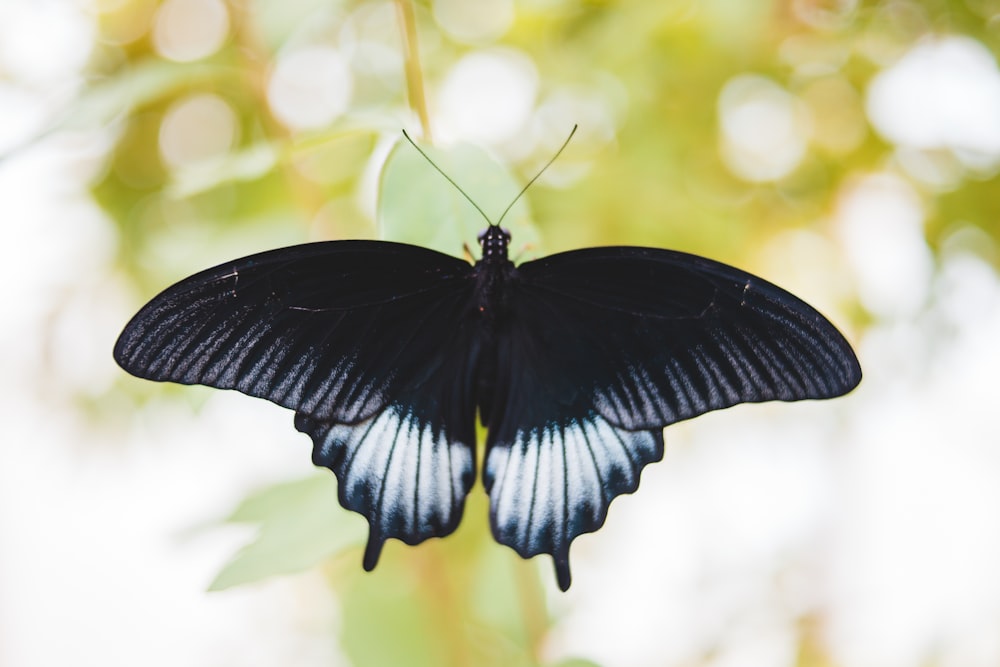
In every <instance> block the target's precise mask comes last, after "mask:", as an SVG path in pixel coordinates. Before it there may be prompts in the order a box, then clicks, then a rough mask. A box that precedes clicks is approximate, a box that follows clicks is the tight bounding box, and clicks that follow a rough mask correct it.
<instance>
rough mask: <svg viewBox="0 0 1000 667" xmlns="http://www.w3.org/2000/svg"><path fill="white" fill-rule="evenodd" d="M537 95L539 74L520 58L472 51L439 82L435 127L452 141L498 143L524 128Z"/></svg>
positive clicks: (504, 51) (498, 52)
mask: <svg viewBox="0 0 1000 667" xmlns="http://www.w3.org/2000/svg"><path fill="white" fill-rule="evenodd" d="M537 95H538V73H537V71H536V70H535V66H534V64H533V63H532V62H531V59H530V58H528V57H527V56H525V55H524V54H523V53H520V52H518V51H514V50H512V49H502V50H501V49H493V50H484V51H475V52H472V53H470V54H469V55H467V56H464V57H463V58H462V59H461V60H459V61H458V62H457V63H455V65H454V67H452V68H451V70H450V71H449V72H448V74H447V75H446V76H445V77H444V80H443V81H442V83H441V89H440V91H439V94H438V107H439V108H438V113H439V114H440V120H439V121H438V123H439V124H440V125H441V128H442V131H443V132H444V133H445V134H446V135H448V136H450V137H452V138H453V139H465V140H467V141H474V142H479V143H486V144H494V143H502V142H504V141H506V140H508V139H511V138H513V137H514V135H516V134H517V133H518V132H520V131H521V129H522V128H523V127H524V125H525V123H527V121H528V119H529V117H530V115H531V112H532V110H533V109H534V105H535V98H536V97H537Z"/></svg>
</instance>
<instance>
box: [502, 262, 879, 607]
mask: <svg viewBox="0 0 1000 667" xmlns="http://www.w3.org/2000/svg"><path fill="white" fill-rule="evenodd" d="M509 302H510V304H511V314H510V318H509V324H508V328H507V330H506V331H504V332H503V333H502V335H501V336H500V341H499V348H498V351H497V358H498V360H499V361H498V364H497V368H498V371H497V372H498V378H497V395H496V397H495V398H494V405H492V406H491V414H493V415H496V418H492V419H491V424H490V430H489V439H488V443H487V454H486V461H485V466H484V470H483V479H484V483H485V486H486V490H487V492H488V493H489V495H490V516H491V524H492V528H493V532H494V535H495V537H496V539H497V540H498V541H500V542H501V543H503V544H507V545H509V546H511V547H513V548H514V549H515V550H516V551H517V552H518V553H519V554H520V555H521V556H523V557H525V558H527V557H530V556H533V555H536V554H541V553H547V554H551V555H552V556H553V559H554V561H555V567H556V575H557V578H558V582H559V585H560V587H561V588H562V589H563V590H565V589H566V588H568V587H569V584H570V572H569V546H570V543H571V542H572V540H573V539H574V538H575V537H576V536H578V535H580V534H581V533H585V532H591V531H594V530H597V529H598V528H600V527H601V525H602V524H603V523H604V520H605V518H606V516H607V511H608V506H609V504H610V503H611V501H612V500H613V499H614V498H615V497H616V496H618V495H620V494H623V493H631V492H633V491H635V489H636V488H637V487H638V484H639V475H640V473H641V471H642V468H643V467H644V466H645V465H646V464H648V463H651V462H653V461H657V460H659V459H660V458H661V457H662V455H663V436H662V428H663V427H664V426H667V425H668V424H672V423H674V422H677V421H680V420H683V419H689V418H691V417H695V416H697V415H700V414H702V413H705V412H708V411H710V410H718V409H721V408H725V407H728V406H731V405H734V404H737V403H744V402H760V401H769V400H783V401H794V400H800V399H809V398H830V397H834V396H839V395H841V394H844V393H846V392H848V391H850V390H851V389H852V388H853V387H854V386H856V385H857V384H858V382H859V381H860V379H861V369H860V367H859V365H858V362H857V359H856V357H855V355H854V352H853V351H852V350H851V347H850V345H849V344H848V343H847V341H846V340H845V339H844V337H843V336H842V335H841V334H840V333H839V332H838V331H837V330H836V329H835V328H834V327H833V325H832V324H830V322H829V321H827V320H826V319H825V318H824V317H823V316H822V315H820V314H819V313H818V312H817V311H816V310H814V309H813V308H812V307H810V306H809V305H807V304H806V303H805V302H803V301H801V300H800V299H798V298H796V297H795V296H792V295H791V294H789V293H788V292H786V291H784V290H782V289H780V288H778V287H776V286H774V285H772V284H771V283H768V282H766V281H764V280H762V279H761V278H757V277H756V276H752V275H750V274H748V273H745V272H743V271H740V270H738V269H735V268H733V267H730V266H727V265H724V264H720V263H718V262H714V261H711V260H708V259H705V258H702V257H697V256H694V255H687V254H684V253H679V252H673V251H667V250H655V249H646V248H594V249H587V250H578V251H572V252H567V253H562V254H558V255H552V256H550V257H546V258H543V259H540V260H537V261H533V262H529V263H526V264H523V265H521V266H519V267H517V269H516V272H515V275H514V278H513V279H512V281H511V291H510V296H509Z"/></svg>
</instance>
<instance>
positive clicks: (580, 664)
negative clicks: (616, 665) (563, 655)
mask: <svg viewBox="0 0 1000 667" xmlns="http://www.w3.org/2000/svg"><path fill="white" fill-rule="evenodd" d="M550 667H601V666H600V665H599V664H597V663H596V662H594V661H593V660H587V659H586V658H567V659H566V660H560V661H559V662H556V663H553V664H552V665H551V666H550Z"/></svg>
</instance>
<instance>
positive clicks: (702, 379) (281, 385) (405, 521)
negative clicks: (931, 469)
mask: <svg viewBox="0 0 1000 667" xmlns="http://www.w3.org/2000/svg"><path fill="white" fill-rule="evenodd" d="M418 150H419V149H418ZM449 180H450V179H449ZM533 180H534V179H533ZM529 185H530V183H529ZM479 243H480V246H481V258H480V259H479V260H478V261H476V262H475V263H474V264H472V263H470V262H468V261H465V260H462V259H459V258H457V257H453V256H451V255H445V254H443V253H439V252H437V251H434V250H430V249H427V248H423V247H419V246H415V245H407V244H401V243H393V242H388V241H327V242H318V243H306V244H302V245H296V246H291V247H287V248H280V249H277V250H271V251H268V252H263V253H259V254H255V255H251V256H249V257H243V258H240V259H235V260H233V261H230V262H226V263H224V264H220V265H219V266H216V267H214V268H210V269H208V270H206V271H202V272H201V273H197V274H195V275H193V276H190V277H188V278H186V279H184V280H181V281H180V282H178V283H177V284H175V285H173V286H171V287H168V288H167V289H166V290H164V291H163V292H162V293H160V294H159V295H158V296H156V297H154V298H153V299H152V300H151V301H150V302H149V303H147V304H146V305H145V306H143V307H142V308H141V309H140V310H139V312H138V313H137V314H136V315H135V316H134V317H133V318H132V320H131V321H130V322H129V323H128V324H127V325H126V327H125V329H124V331H123V332H122V334H121V336H120V337H119V339H118V341H117V343H116V345H115V348H114V357H115V360H116V361H117V362H118V364H119V365H120V366H121V367H122V368H123V369H125V370H126V371H128V372H129V373H131V374H132V375H135V376H138V377H140V378H145V379H149V380H156V381H169V382H178V383H181V384H201V385H208V386H211V387H217V388H220V389H235V390H237V391H239V392H242V393H244V394H248V395H250V396H255V397H259V398H264V399H267V400H269V401H272V402H274V403H276V404H278V405H280V406H282V407H285V408H289V409H291V410H294V411H295V427H296V428H297V429H298V430H299V431H302V432H304V433H306V434H308V435H309V436H310V437H311V439H312V443H313V450H312V460H313V462H314V463H315V464H316V465H317V466H324V467H327V468H329V469H330V470H332V471H333V473H334V474H335V475H336V477H337V481H338V496H339V500H340V504H341V505H342V506H344V507H345V508H346V509H349V510H352V511H354V512H358V513H360V514H361V515H363V516H364V517H365V518H366V519H367V520H368V524H369V536H368V542H367V546H366V548H365V551H364V558H363V566H364V568H365V569H366V570H372V569H373V568H374V567H375V565H376V563H377V562H378V559H379V555H380V553H381V550H382V547H383V544H384V543H385V541H386V540H387V539H389V538H397V539H399V540H402V541H403V542H405V543H407V544H411V545H413V544H417V543H420V542H422V541H424V540H426V539H428V538H430V537H443V536H446V535H448V534H449V533H451V532H452V531H454V530H455V528H456V527H457V526H458V523H459V520H460V519H461V516H462V511H463V507H464V504H465V498H466V496H467V494H468V493H469V491H470V489H471V487H472V485H473V481H474V478H475V473H476V467H477V462H476V460H475V459H476V417H477V414H478V417H479V419H480V421H481V423H482V424H483V425H484V426H485V428H486V432H487V437H486V448H485V455H484V461H483V465H482V479H483V483H484V487H485V490H486V492H487V494H488V495H489V506H490V526H491V529H492V532H493V535H494V537H495V538H496V540H497V541H498V542H500V543H501V544H505V545H507V546H509V547H511V548H513V549H514V550H515V551H516V552H517V553H518V554H519V555H520V556H521V557H523V558H530V557H532V556H535V555H539V554H549V555H550V556H551V557H552V559H553V561H554V565H555V572H556V580H557V583H558V585H559V587H560V588H561V589H562V590H564V591H565V590H567V589H568V588H569V586H570V581H571V578H570V567H569V549H570V544H571V543H572V541H573V540H574V539H575V538H576V537H577V536H579V535H581V534H583V533H587V532H593V531H596V530H597V529H599V528H600V527H601V526H602V525H603V524H604V521H605V518H606V516H607V513H608V507H609V505H610V504H611V501H612V500H613V499H614V498H615V497H617V496H619V495H621V494H625V493H632V492H633V491H635V490H636V489H637V488H638V485H639V477H640V473H641V472H642V469H643V468H644V467H645V466H646V465H647V464H649V463H652V462H655V461H658V460H660V459H661V458H662V456H663V446H664V445H663V428H664V427H665V426H668V425H670V424H673V423H675V422H678V421H681V420H684V419H690V418H692V417H695V416H698V415H700V414H703V413H705V412H708V411H711V410H719V409H722V408H726V407H729V406H732V405H735V404H737V403H754V402H761V401H770V400H781V401H796V400H801V399H824V398H832V397H836V396H840V395H842V394H845V393H847V392H849V391H850V390H851V389H853V388H854V387H855V386H856V385H857V384H858V383H859V382H860V380H861V368H860V366H859V364H858V360H857V358H856V356H855V354H854V352H853V350H852V349H851V346H850V345H849V343H848V342H847V340H845V338H844V337H843V335H841V334H840V332H838V331H837V329H836V328H835V327H834V326H833V325H832V324H831V323H830V322H829V321H828V320H827V319H826V318H824V317H823V316H822V315H821V314H819V313H818V312H817V311H816V310H814V309H813V308H812V307H811V306H809V305H808V304H806V303H805V302H803V301H802V300H800V299H798V298H797V297H795V296H793V295H792V294H790V293H788V292H786V291H784V290H782V289H781V288H779V287H776V286H775V285H773V284H771V283H769V282H767V281H766V280H763V279H762V278H758V277H757V276H754V275H751V274H749V273H746V272H744V271H741V270H739V269H737V268H733V267H731V266H728V265H726V264H722V263H719V262H716V261H713V260H711V259H707V258H704V257H700V256H696V255H691V254H686V253H683V252H677V251H672V250H663V249H655V248H642V247H598V248H588V249H581V250H573V251H569V252H562V253H558V254H554V255H550V256H547V257H543V258H541V259H536V260H533V261H528V262H524V263H521V264H518V265H515V264H514V263H513V262H512V261H511V260H510V259H509V258H508V248H509V246H510V243H511V236H510V233H509V232H507V231H506V230H505V229H503V228H501V227H500V225H499V222H498V223H496V224H494V223H490V224H489V226H488V227H487V228H486V230H485V231H484V232H483V233H482V234H481V235H480V237H479Z"/></svg>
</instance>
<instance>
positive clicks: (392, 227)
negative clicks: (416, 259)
mask: <svg viewBox="0 0 1000 667" xmlns="http://www.w3.org/2000/svg"><path fill="white" fill-rule="evenodd" d="M423 150H424V151H425V152H426V153H427V155H428V156H429V157H430V159H431V160H433V161H434V163H435V164H437V166H438V167H440V168H441V170H442V171H443V172H444V173H445V174H448V176H449V177H450V178H451V179H452V180H454V181H455V183H456V184H457V185H458V186H459V187H460V188H462V190H464V191H465V193H466V194H467V195H468V196H469V198H470V199H472V201H474V202H476V204H477V205H478V206H479V208H481V209H482V210H483V212H484V213H485V214H486V216H487V217H488V218H489V219H490V220H491V221H496V220H497V219H498V218H499V217H500V215H501V214H502V213H503V211H504V209H505V208H507V206H508V205H509V204H510V203H511V201H513V200H514V197H516V196H517V193H518V192H520V190H521V188H522V187H523V186H522V185H519V184H518V182H517V180H516V179H515V178H514V177H513V176H511V174H510V172H509V171H508V170H507V169H506V168H505V167H504V166H503V165H501V164H500V163H499V162H497V161H496V160H495V159H493V158H492V157H490V155H489V154H488V153H486V151H484V150H482V149H480V148H476V147H474V146H470V145H467V144H462V145H458V146H454V147H452V148H449V149H447V150H440V149H434V148H423ZM530 218H531V216H530V214H529V211H528V204H527V201H526V200H525V199H524V198H523V197H522V198H521V199H519V200H518V201H517V203H516V204H514V206H513V207H512V208H511V210H510V212H509V213H507V216H506V217H505V218H504V219H503V226H504V227H505V228H507V229H509V230H510V232H511V236H512V241H511V254H512V255H513V256H515V257H517V258H518V259H519V260H522V261H523V260H524V259H526V258H527V257H528V256H530V255H536V254H538V253H537V247H538V233H537V231H536V230H535V228H534V226H533V225H532V224H531V222H530ZM378 224H379V230H380V233H381V236H382V238H384V239H387V240H390V241H398V242H401V243H413V244H415V245H422V246H425V247H428V248H433V249H434V250H438V251H440V252H443V253H446V254H449V255H454V256H455V257H462V258H464V257H465V254H464V251H463V244H464V245H465V246H467V247H469V248H470V249H471V250H473V252H474V253H476V254H477V255H478V252H477V251H478V248H479V244H478V241H477V238H478V236H479V233H480V232H482V231H483V230H484V229H486V227H487V221H486V220H485V219H484V218H483V215H482V214H480V213H479V212H478V211H477V210H476V208H475V207H474V206H473V205H472V204H471V203H470V202H469V200H468V199H466V198H465V197H464V196H463V195H462V193H461V192H459V190H458V189H457V188H456V187H455V185H452V184H451V183H449V182H448V181H447V180H446V179H445V178H444V177H443V176H442V175H441V174H440V173H438V171H437V170H436V169H434V167H433V166H431V165H430V164H428V162H427V160H425V159H424V157H423V156H422V155H420V153H418V152H417V151H416V150H415V149H414V148H413V146H411V145H410V144H409V143H407V142H406V141H405V140H404V141H400V142H399V143H398V144H396V146H395V147H394V148H393V150H392V152H391V153H390V154H389V157H388V159H387V160H386V163H385V168H384V169H383V171H382V182H381V185H380V188H379V198H378Z"/></svg>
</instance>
